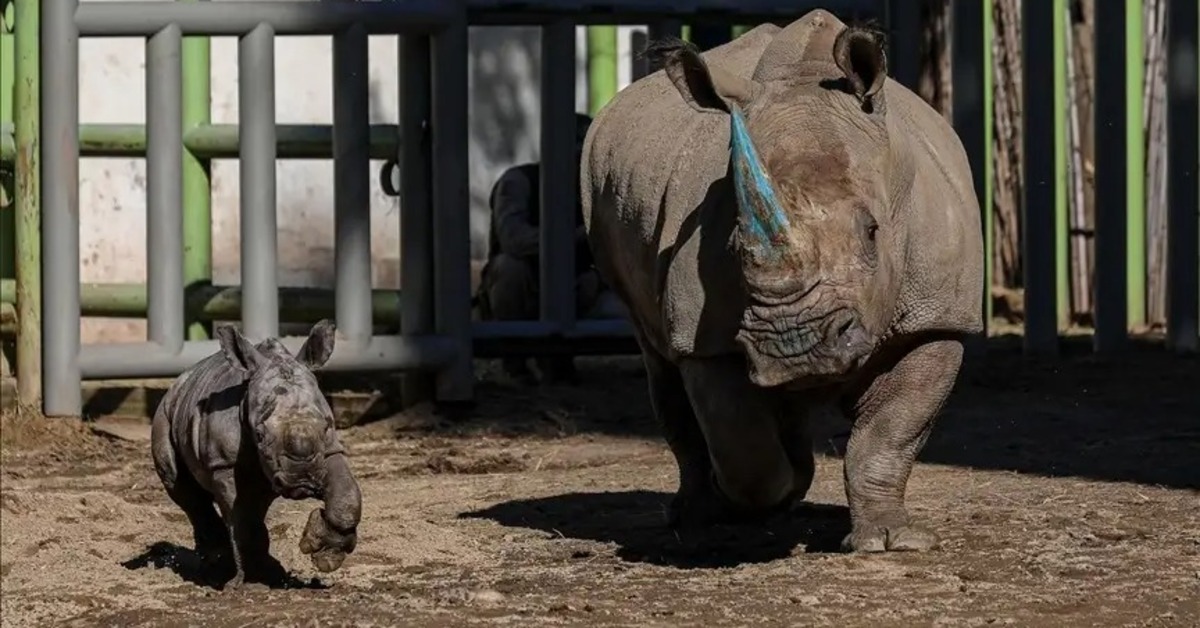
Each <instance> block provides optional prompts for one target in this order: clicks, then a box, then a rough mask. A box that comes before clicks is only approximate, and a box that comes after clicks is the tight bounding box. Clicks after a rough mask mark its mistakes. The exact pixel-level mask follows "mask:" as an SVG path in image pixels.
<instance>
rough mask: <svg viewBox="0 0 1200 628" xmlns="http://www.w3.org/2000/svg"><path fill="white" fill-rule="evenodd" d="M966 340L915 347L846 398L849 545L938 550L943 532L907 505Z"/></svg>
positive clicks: (873, 548)
mask: <svg viewBox="0 0 1200 628" xmlns="http://www.w3.org/2000/svg"><path fill="white" fill-rule="evenodd" d="M962 352H963V347H962V341H961V338H958V337H937V338H930V339H926V340H923V341H921V342H920V343H919V344H916V345H915V346H912V347H911V348H910V349H909V350H908V351H907V352H906V353H904V354H903V355H902V356H901V357H899V358H898V359H896V360H894V361H892V362H890V363H889V364H887V365H886V366H887V367H889V368H881V369H880V370H879V372H878V373H879V374H877V375H876V376H875V377H874V379H873V380H871V381H869V382H868V383H867V384H866V385H865V386H863V388H862V390H861V391H858V393H857V394H855V395H853V396H852V398H850V399H847V402H848V403H847V405H848V406H849V415H850V416H851V417H852V418H853V420H854V427H853V429H852V430H851V432H850V442H849V444H848V445H847V448H846V458H845V482H846V499H847V501H848V502H849V503H850V519H851V525H852V531H851V532H850V534H849V535H848V536H847V537H846V538H845V540H844V541H843V542H842V546H843V548H844V549H846V550H850V551H862V552H882V551H903V550H909V551H914V550H916V551H919V550H928V549H934V548H936V547H937V545H938V538H937V535H936V534H934V533H933V532H931V531H929V530H927V529H925V528H922V527H920V526H918V525H914V524H913V523H912V522H911V520H910V519H909V516H908V511H907V510H906V509H905V507H904V492H905V489H906V487H907V485H908V477H909V474H910V472H911V471H912V466H913V461H914V460H915V459H916V457H917V454H918V453H919V452H920V451H921V448H922V447H924V445H925V441H926V439H928V438H929V432H930V430H931V429H932V427H933V423H934V419H935V418H936V416H937V414H938V413H939V412H940V411H941V409H942V405H943V404H944V403H945V401H946V398H947V397H948V396H949V394H950V390H951V389H952V388H953V387H954V381H955V378H956V377H957V375H958V369H959V366H960V365H961V363H962Z"/></svg>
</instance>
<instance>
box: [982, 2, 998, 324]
mask: <svg viewBox="0 0 1200 628" xmlns="http://www.w3.org/2000/svg"><path fill="white" fill-rule="evenodd" d="M983 36H984V38H985V39H984V41H983V44H982V45H983V132H984V156H985V158H984V160H983V163H984V175H983V176H984V178H983V189H984V194H983V196H984V197H983V198H981V199H979V202H980V203H981V204H982V206H983V255H984V258H983V313H984V318H983V329H984V334H987V330H988V328H989V327H990V326H991V324H992V263H993V260H992V255H993V254H994V252H995V248H994V246H995V244H994V243H995V233H994V232H993V229H994V218H995V214H996V207H995V192H994V191H993V190H994V186H993V180H992V179H993V177H994V176H995V175H994V174H993V173H994V171H995V167H996V164H995V146H994V145H993V142H994V137H995V129H993V128H992V124H993V116H994V114H995V107H996V98H995V85H993V84H992V63H993V55H992V46H993V45H994V43H995V38H996V27H995V24H994V23H993V17H992V0H983Z"/></svg>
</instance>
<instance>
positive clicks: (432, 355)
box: [79, 336, 458, 379]
mask: <svg viewBox="0 0 1200 628" xmlns="http://www.w3.org/2000/svg"><path fill="white" fill-rule="evenodd" d="M280 340H281V341H282V342H283V344H284V346H286V347H287V348H288V349H289V350H290V351H292V352H293V353H294V352H296V351H298V350H299V349H300V346H301V345H302V344H303V343H304V340H305V338H304V337H301V336H284V337H281V338H280ZM219 350H220V346H219V345H218V344H217V341H215V340H195V341H188V342H185V343H184V344H183V349H182V350H181V351H179V352H172V351H169V350H167V349H165V348H163V347H162V345H159V344H156V343H152V342H129V343H115V344H92V345H84V346H83V347H81V348H80V352H79V369H80V373H81V374H82V376H83V378H85V379H123V378H143V377H175V376H176V375H179V374H180V373H182V372H183V371H185V370H187V369H188V368H190V367H191V366H192V365H194V364H195V363H196V362H198V361H200V360H203V359H204V358H206V357H208V356H210V355H212V354H214V353H216V352H217V351H219ZM457 352H458V346H457V344H456V343H455V342H454V341H453V340H451V339H450V338H446V337H441V336H374V337H372V338H371V339H370V340H369V341H368V342H367V343H366V344H365V345H364V344H358V343H351V342H338V343H336V344H335V345H334V350H333V355H332V356H331V357H330V358H329V361H328V362H326V363H325V365H324V366H322V367H321V370H323V371H382V370H392V369H429V368H431V367H432V368H437V367H444V366H446V365H448V364H451V363H453V362H454V361H455V360H456V359H457V358H458V353H457Z"/></svg>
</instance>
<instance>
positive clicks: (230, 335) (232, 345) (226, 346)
mask: <svg viewBox="0 0 1200 628" xmlns="http://www.w3.org/2000/svg"><path fill="white" fill-rule="evenodd" d="M217 343H218V344H220V345H221V353H223V354H224V355H225V360H226V361H227V362H229V365H230V366H232V367H233V368H235V369H237V370H239V371H242V372H243V373H249V372H252V371H254V370H255V369H257V368H258V367H259V365H260V364H262V361H263V359H264V358H263V356H262V354H261V353H259V352H258V349H256V348H254V345H253V344H251V343H250V341H249V340H247V339H246V337H245V336H243V335H242V332H240V331H238V330H237V329H235V328H234V327H233V326H231V325H226V326H224V327H218V328H217Z"/></svg>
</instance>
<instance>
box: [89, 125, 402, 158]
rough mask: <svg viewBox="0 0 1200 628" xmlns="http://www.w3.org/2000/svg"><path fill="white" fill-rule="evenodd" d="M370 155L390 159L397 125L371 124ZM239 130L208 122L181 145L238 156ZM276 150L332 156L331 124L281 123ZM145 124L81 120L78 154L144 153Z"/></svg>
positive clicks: (205, 154) (283, 154) (200, 153)
mask: <svg viewBox="0 0 1200 628" xmlns="http://www.w3.org/2000/svg"><path fill="white" fill-rule="evenodd" d="M370 133H371V141H370V153H369V154H370V157H371V159H390V158H393V157H395V156H396V152H397V151H398V150H399V147H400V135H399V127H398V126H396V125H394V124H373V125H371V128H370ZM239 136H240V133H239V131H238V125H236V124H208V125H204V126H199V127H195V128H192V129H188V130H187V131H185V132H184V134H183V145H184V147H186V148H187V149H188V150H190V151H191V152H192V154H193V155H195V156H196V157H198V158H200V159H237V157H238V141H239ZM275 151H276V156H277V157H279V158H280V159H329V158H331V157H333V126H332V125H328V124H280V125H276V127H275ZM145 152H146V127H145V126H144V125H141V124H83V125H80V127H79V155H80V156H81V157H143V156H145Z"/></svg>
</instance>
